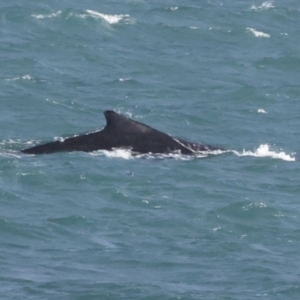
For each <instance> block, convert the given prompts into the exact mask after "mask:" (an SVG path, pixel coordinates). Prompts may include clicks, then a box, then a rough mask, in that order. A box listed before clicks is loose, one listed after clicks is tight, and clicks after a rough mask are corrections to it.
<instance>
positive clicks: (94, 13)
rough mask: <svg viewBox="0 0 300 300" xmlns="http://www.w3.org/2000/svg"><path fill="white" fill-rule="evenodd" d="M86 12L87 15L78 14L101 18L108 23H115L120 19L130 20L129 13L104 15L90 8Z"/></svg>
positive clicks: (129, 21)
mask: <svg viewBox="0 0 300 300" xmlns="http://www.w3.org/2000/svg"><path fill="white" fill-rule="evenodd" d="M86 12H87V13H88V14H87V15H85V14H82V15H80V16H81V17H83V18H86V17H92V18H95V19H103V20H105V21H106V22H107V23H109V24H117V23H119V22H120V21H121V20H123V21H125V22H126V23H131V22H132V20H131V19H130V15H106V14H102V13H100V12H98V11H94V10H90V9H87V10H86Z"/></svg>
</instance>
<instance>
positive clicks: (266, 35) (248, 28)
mask: <svg viewBox="0 0 300 300" xmlns="http://www.w3.org/2000/svg"><path fill="white" fill-rule="evenodd" d="M246 29H247V31H248V32H252V33H253V34H254V36H255V37H263V38H269V37H271V36H270V35H269V34H267V33H264V32H262V31H257V30H256V29H254V28H250V27H247V28H246Z"/></svg>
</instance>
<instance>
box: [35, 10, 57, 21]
mask: <svg viewBox="0 0 300 300" xmlns="http://www.w3.org/2000/svg"><path fill="white" fill-rule="evenodd" d="M60 14H61V10H58V11H57V12H55V13H52V14H47V15H33V14H32V15H31V16H32V17H33V18H36V19H49V18H55V17H57V16H59V15H60Z"/></svg>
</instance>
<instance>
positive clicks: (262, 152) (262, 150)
mask: <svg viewBox="0 0 300 300" xmlns="http://www.w3.org/2000/svg"><path fill="white" fill-rule="evenodd" d="M232 152H233V153H234V154H235V155H237V156H254V157H271V158H275V159H282V160H285V161H296V158H295V156H294V155H295V153H292V154H286V153H285V152H284V151H279V152H276V151H272V150H270V146H269V145H268V144H262V145H260V146H259V147H258V148H257V149H256V150H254V151H249V150H243V151H242V152H238V151H236V150H232Z"/></svg>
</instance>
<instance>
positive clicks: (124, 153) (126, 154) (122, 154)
mask: <svg viewBox="0 0 300 300" xmlns="http://www.w3.org/2000/svg"><path fill="white" fill-rule="evenodd" d="M90 154H91V155H94V156H98V155H105V156H106V157H110V158H111V157H113V158H123V159H127V160H128V159H133V158H134V157H133V155H132V152H131V151H130V150H128V149H113V150H111V151H108V150H98V151H94V152H91V153H90Z"/></svg>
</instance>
